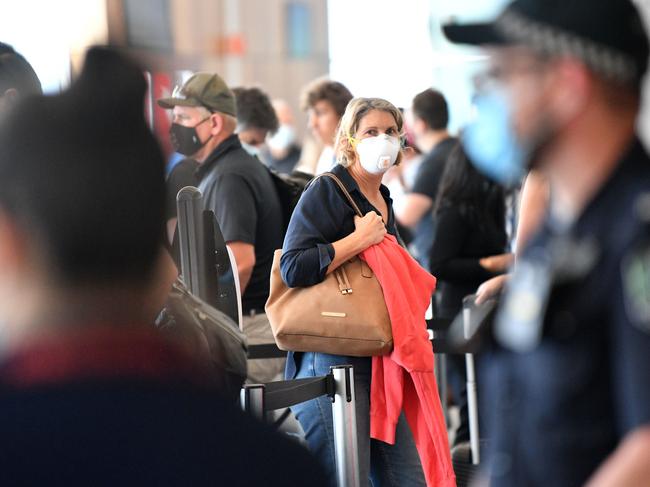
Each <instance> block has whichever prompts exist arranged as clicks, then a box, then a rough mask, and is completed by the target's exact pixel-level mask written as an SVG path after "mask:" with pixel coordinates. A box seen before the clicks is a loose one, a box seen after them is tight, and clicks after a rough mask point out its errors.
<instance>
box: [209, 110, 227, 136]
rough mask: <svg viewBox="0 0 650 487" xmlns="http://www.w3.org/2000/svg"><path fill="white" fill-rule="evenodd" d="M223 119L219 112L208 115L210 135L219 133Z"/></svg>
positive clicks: (221, 129)
mask: <svg viewBox="0 0 650 487" xmlns="http://www.w3.org/2000/svg"><path fill="white" fill-rule="evenodd" d="M224 124H225V119H224V117H223V115H221V114H220V113H213V114H212V115H210V133H211V134H212V135H219V133H221V131H223V128H224Z"/></svg>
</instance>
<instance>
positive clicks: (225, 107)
mask: <svg viewBox="0 0 650 487" xmlns="http://www.w3.org/2000/svg"><path fill="white" fill-rule="evenodd" d="M158 105H160V106H161V107H163V108H174V107H175V106H182V107H205V108H207V109H208V110H211V111H217V112H221V113H225V114H227V115H232V116H233V117H236V116H237V108H236V105H235V95H234V94H233V92H232V91H231V90H230V88H228V85H227V84H226V83H225V81H224V80H222V79H221V77H219V75H217V74H213V73H196V74H193V75H192V76H191V77H190V78H189V79H188V80H187V81H186V82H185V84H184V85H183V86H181V87H180V88H178V87H177V88H175V89H174V92H173V93H172V96H171V97H170V98H161V99H159V100H158Z"/></svg>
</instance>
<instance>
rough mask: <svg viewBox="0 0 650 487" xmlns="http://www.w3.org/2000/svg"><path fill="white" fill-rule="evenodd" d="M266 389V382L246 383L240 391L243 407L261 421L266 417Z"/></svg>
mask: <svg viewBox="0 0 650 487" xmlns="http://www.w3.org/2000/svg"><path fill="white" fill-rule="evenodd" d="M265 389H266V388H265V387H264V384H246V385H244V387H243V388H242V390H241V393H240V394H241V395H240V401H241V408H242V409H243V410H244V411H246V412H247V413H249V414H251V415H252V416H253V417H255V418H257V419H259V420H260V421H264V420H265V419H266V412H265V411H264V392H265Z"/></svg>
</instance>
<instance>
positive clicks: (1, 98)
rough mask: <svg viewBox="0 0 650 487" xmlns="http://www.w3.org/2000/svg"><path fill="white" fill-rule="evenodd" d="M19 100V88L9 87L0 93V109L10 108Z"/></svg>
mask: <svg viewBox="0 0 650 487" xmlns="http://www.w3.org/2000/svg"><path fill="white" fill-rule="evenodd" d="M17 101H18V90H17V89H16V88H9V89H8V90H6V91H5V92H4V93H2V94H1V95H0V111H2V110H5V109H8V108H9V107H11V106H12V105H14V104H15V103H16V102H17Z"/></svg>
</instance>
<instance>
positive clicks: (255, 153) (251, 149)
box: [241, 142, 261, 158]
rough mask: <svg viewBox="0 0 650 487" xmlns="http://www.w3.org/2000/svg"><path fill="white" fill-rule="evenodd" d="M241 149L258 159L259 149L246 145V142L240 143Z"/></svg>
mask: <svg viewBox="0 0 650 487" xmlns="http://www.w3.org/2000/svg"><path fill="white" fill-rule="evenodd" d="M241 146H242V148H243V149H244V150H245V151H246V152H248V153H249V154H250V155H251V156H253V157H257V158H259V157H260V152H261V151H260V148H259V147H257V146H254V145H251V144H247V143H246V142H241Z"/></svg>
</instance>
